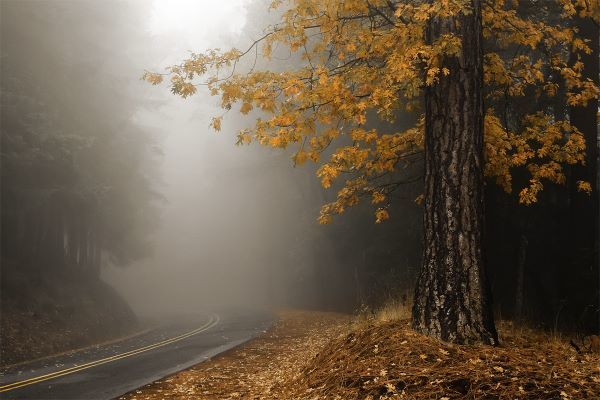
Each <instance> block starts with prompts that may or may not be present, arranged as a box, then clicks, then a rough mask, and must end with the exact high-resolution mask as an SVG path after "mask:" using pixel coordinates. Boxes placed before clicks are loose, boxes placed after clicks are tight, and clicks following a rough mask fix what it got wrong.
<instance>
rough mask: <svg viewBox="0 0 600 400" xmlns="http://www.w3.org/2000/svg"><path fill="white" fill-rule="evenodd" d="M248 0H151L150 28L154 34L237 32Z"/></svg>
mask: <svg viewBox="0 0 600 400" xmlns="http://www.w3.org/2000/svg"><path fill="white" fill-rule="evenodd" d="M248 2H249V0H154V2H153V4H152V14H151V17H150V23H149V29H150V32H152V33H153V34H164V33H171V32H179V33H181V32H185V33H189V34H196V35H198V34H200V35H206V34H210V33H212V34H213V35H214V34H215V33H239V32H240V31H241V29H242V28H243V26H244V24H245V23H246V12H245V7H246V4H248Z"/></svg>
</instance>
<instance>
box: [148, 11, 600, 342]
mask: <svg viewBox="0 0 600 400" xmlns="http://www.w3.org/2000/svg"><path fill="white" fill-rule="evenodd" d="M281 3H282V2H281V1H274V2H273V4H272V7H274V8H276V7H279V6H280V5H281ZM286 4H287V3H286ZM532 7H535V9H536V14H535V15H531V14H528V15H524V11H525V10H527V9H531V8H532ZM549 16H551V17H552V18H551V19H550V18H549ZM599 16H600V7H599V6H598V5H597V3H595V2H587V1H585V0H552V1H546V2H538V1H535V0H522V1H517V0H514V1H506V0H489V1H480V0H427V1H425V0H396V1H394V0H392V1H390V0H372V1H367V0H348V1H338V0H327V1H317V0H296V1H292V2H290V4H289V5H288V7H287V8H286V9H285V11H284V12H283V14H282V17H281V22H280V23H278V24H276V25H274V26H271V27H270V28H268V29H267V31H266V33H265V35H264V36H263V37H262V38H261V39H259V40H257V41H256V42H255V43H254V44H253V45H252V46H250V48H249V49H247V50H246V51H240V50H236V49H233V50H230V51H227V52H221V51H218V50H211V51H208V52H205V53H200V54H192V55H191V57H190V58H189V59H186V60H184V61H183V62H182V63H181V64H180V65H175V66H172V67H169V68H168V70H167V72H166V73H165V74H161V73H155V72H147V73H146V74H145V75H144V78H145V79H146V80H147V81H148V82H150V83H152V84H159V83H161V82H162V81H163V79H164V77H165V76H168V78H169V79H170V85H171V90H172V92H173V93H175V94H177V95H180V96H182V97H184V98H185V97H188V96H191V95H193V94H195V93H196V91H197V88H198V86H199V85H206V86H207V88H208V90H209V91H210V93H211V94H213V95H218V96H220V97H221V105H222V107H223V108H224V109H225V110H229V109H231V108H232V107H233V106H234V104H236V103H240V104H241V106H240V109H239V111H240V112H241V113H243V114H248V113H250V112H251V111H252V110H253V109H257V110H258V111H259V113H258V114H257V115H258V118H257V119H256V122H255V124H254V126H253V127H252V128H248V129H244V130H242V131H240V132H239V133H238V142H239V143H240V144H248V143H251V142H253V141H257V142H259V143H260V144H262V145H266V146H271V147H274V148H286V147H288V146H290V145H295V151H294V156H293V160H294V163H295V164H298V165H299V164H303V163H304V162H306V161H307V160H310V161H313V162H315V163H320V164H321V166H320V168H319V169H318V176H319V177H320V179H321V183H322V185H323V186H324V187H325V188H328V187H330V186H331V185H332V182H334V180H336V178H339V177H340V176H346V177H347V179H346V180H345V182H344V184H343V187H342V188H341V189H340V190H339V191H338V193H337V199H336V200H335V201H334V202H332V203H329V204H326V205H324V206H323V208H322V210H321V216H320V217H319V221H320V222H321V223H328V222H329V221H330V220H331V218H332V216H333V215H336V214H341V213H343V212H344V211H345V210H346V209H347V208H348V207H351V206H354V205H356V204H357V203H358V202H359V201H360V199H361V198H365V197H368V198H370V199H371V203H372V204H374V205H376V210H375V219H376V222H382V221H384V220H386V219H388V218H389V201H390V195H391V193H393V192H394V191H395V190H397V189H398V188H399V187H401V186H402V185H403V184H404V183H405V182H406V181H407V180H408V178H407V176H406V174H405V173H404V172H405V171H406V167H407V165H410V164H411V163H413V162H414V161H415V160H417V159H421V158H422V156H423V152H424V155H425V192H424V196H423V198H421V199H419V200H420V201H424V204H425V219H424V231H425V244H424V258H423V267H422V270H421V274H420V278H419V280H418V283H417V290H416V298H415V304H414V309H413V325H414V326H415V328H417V329H418V330H419V331H422V332H425V333H427V334H429V335H432V336H435V337H438V338H440V339H443V340H448V341H453V342H458V343H474V342H479V343H495V342H496V340H497V339H496V332H495V327H494V323H493V318H492V314H491V300H490V298H489V296H488V289H487V283H486V273H485V267H484V263H483V259H484V257H483V254H482V253H483V250H482V245H481V233H482V227H483V203H482V200H483V197H482V196H483V195H482V193H483V179H484V175H485V176H487V177H488V178H490V179H492V180H494V181H495V182H496V183H497V184H498V185H500V186H501V187H502V188H503V189H504V190H505V191H507V192H510V191H511V190H512V189H513V182H512V178H513V173H514V171H515V170H516V169H519V168H520V169H524V170H525V171H526V173H527V175H528V178H527V180H526V181H527V182H526V183H525V184H524V185H523V186H520V187H518V189H519V201H520V202H521V203H523V204H532V203H535V202H536V201H537V198H538V195H539V193H540V192H541V191H542V189H543V184H544V182H545V181H548V182H554V183H563V182H564V181H565V173H564V169H563V167H564V165H565V164H576V163H582V162H583V161H584V157H585V153H584V150H585V140H584V137H583V136H582V135H581V133H580V132H579V131H578V130H577V129H576V128H575V127H574V126H572V125H571V124H570V123H569V120H568V119H567V118H557V115H556V113H553V112H552V109H551V108H549V107H548V106H547V104H546V103H545V102H543V101H541V100H542V99H547V98H553V97H556V96H557V94H558V93H560V94H562V95H564V102H565V103H566V104H568V105H569V106H572V107H579V106H584V105H586V104H587V103H588V101H589V100H590V99H592V98H594V97H596V96H597V94H598V88H597V87H596V86H595V85H594V83H593V81H592V80H590V79H588V78H585V77H583V76H582V68H583V64H582V63H581V62H579V61H576V62H571V61H570V57H569V54H571V53H575V54H580V53H584V54H585V53H587V52H589V50H590V49H589V46H588V44H587V43H586V42H585V41H584V40H582V39H581V38H580V37H579V36H578V34H577V30H576V29H575V28H574V27H573V26H572V25H573V24H572V20H573V18H575V17H579V18H595V19H596V20H598V18H599ZM261 45H262V51H260V52H259V47H260V46H261ZM278 45H284V46H286V47H287V48H289V49H290V51H291V52H292V53H298V54H300V55H301V57H302V60H303V62H302V65H301V67H299V68H292V69H284V70H283V71H281V68H278V69H276V68H272V69H270V70H269V69H267V70H257V69H255V67H254V66H253V65H252V61H251V62H250V63H248V62H245V61H244V60H246V59H248V58H250V59H251V60H252V58H254V57H258V56H259V54H260V55H262V56H263V57H266V58H269V57H270V56H271V55H272V52H273V51H278V50H277V49H278V47H277V46H278ZM274 49H275V50H274ZM242 64H244V67H245V68H241V65H242ZM248 65H249V66H248ZM240 69H241V71H240ZM557 76H559V77H560V78H561V79H556V77H557ZM198 77H205V78H204V80H198ZM525 98H527V99H528V102H529V103H530V104H533V106H535V104H539V107H537V109H536V107H530V108H528V110H529V111H530V112H528V113H527V114H525V115H520V114H519V113H518V112H513V111H514V110H516V108H511V107H510V105H512V104H517V103H518V102H519V101H520V100H522V99H525ZM484 99H485V103H486V106H485V107H484ZM499 106H502V107H501V108H500V107H499ZM407 114H416V115H417V116H418V118H416V121H417V122H416V123H415V124H414V126H411V127H409V128H408V129H401V128H400V127H399V124H398V123H397V122H398V120H400V119H402V118H403V117H404V116H406V115H407ZM222 117H223V116H217V117H215V118H214V119H213V121H212V126H213V128H214V129H215V130H217V131H218V130H220V129H221V120H222ZM378 121H379V122H378ZM375 125H376V126H377V127H373V126H375ZM331 147H332V149H328V148H331ZM324 154H329V157H328V159H326V160H323V158H324V157H323V155H324ZM484 159H485V163H484ZM578 189H579V190H583V191H590V189H591V188H590V185H589V182H585V181H583V180H582V181H580V182H578Z"/></svg>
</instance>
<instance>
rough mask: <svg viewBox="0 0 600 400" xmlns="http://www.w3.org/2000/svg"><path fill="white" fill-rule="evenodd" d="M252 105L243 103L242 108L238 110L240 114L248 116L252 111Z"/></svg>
mask: <svg viewBox="0 0 600 400" xmlns="http://www.w3.org/2000/svg"><path fill="white" fill-rule="evenodd" d="M252 108H253V107H252V104H251V103H244V104H242V107H241V108H240V112H241V113H242V114H244V115H245V114H248V113H249V112H250V111H252Z"/></svg>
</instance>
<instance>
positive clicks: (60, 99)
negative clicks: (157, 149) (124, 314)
mask: <svg viewBox="0 0 600 400" xmlns="http://www.w3.org/2000/svg"><path fill="white" fill-rule="evenodd" d="M48 7H49V8H52V9H53V10H55V9H56V8H57V7H58V8H59V9H60V8H61V7H69V8H70V10H71V13H61V12H59V13H57V14H56V15H59V16H60V17H59V18H64V19H66V20H67V21H68V20H69V18H73V19H75V17H74V16H77V15H80V14H84V15H85V14H86V12H87V13H89V15H94V16H95V21H94V23H95V24H97V25H95V26H96V27H97V28H98V30H99V31H102V32H106V33H107V35H105V36H103V38H104V39H103V40H104V41H103V42H102V43H98V44H97V46H99V47H102V46H104V44H105V43H109V42H110V41H111V40H112V41H114V40H115V39H113V38H111V37H110V34H111V32H112V34H114V35H115V36H116V37H121V36H119V35H120V34H119V33H118V31H119V29H120V28H119V27H118V26H116V25H114V24H113V25H111V27H112V31H109V30H108V29H107V21H108V20H111V18H112V15H111V14H112V13H113V12H114V9H112V10H111V9H109V8H106V7H104V8H103V7H98V6H97V5H95V4H94V3H93V2H78V3H76V4H75V3H73V4H62V5H61V4H51V3H50V2H47V3H46V2H42V3H33V2H18V1H15V2H6V4H4V3H3V4H2V13H3V15H2V36H3V41H2V50H1V56H2V64H1V80H0V91H1V93H2V96H1V98H0V106H1V107H0V112H1V115H0V119H1V121H2V123H1V124H0V140H1V148H2V154H1V157H0V162H1V167H2V168H1V174H2V175H1V181H2V188H1V189H2V190H1V191H2V202H1V205H0V207H1V208H0V210H1V219H2V235H1V238H2V242H1V245H2V246H1V247H2V262H3V264H4V263H6V264H5V265H15V266H17V267H18V268H24V267H27V268H29V271H28V272H31V271H33V272H44V271H48V272H49V273H52V272H53V271H55V270H56V269H60V268H63V269H64V268H70V269H69V270H76V271H85V273H89V274H90V275H92V276H94V275H98V273H99V270H100V266H101V264H102V262H103V260H104V261H105V262H109V261H110V262H112V264H115V265H126V264H128V263H129V262H131V261H133V260H136V259H139V258H141V257H143V256H145V255H147V254H148V251H149V242H148V234H149V233H150V231H151V229H150V228H151V227H152V226H153V224H154V221H155V204H154V201H155V200H156V194H155V193H154V192H153V191H152V187H151V186H152V185H151V183H150V182H149V181H148V179H147V178H146V176H145V175H144V174H143V173H142V171H141V168H140V167H141V163H142V161H143V157H145V154H146V152H147V150H148V146H147V145H148V143H147V138H144V135H142V134H141V132H140V131H139V129H140V128H138V127H136V126H134V124H133V123H132V121H131V115H132V114H133V113H134V112H135V110H134V109H132V108H131V106H130V104H131V103H130V102H129V101H128V99H127V98H126V96H127V94H126V90H125V89H121V90H115V89H114V88H113V87H110V86H103V85H98V84H97V81H96V80H95V79H96V78H95V77H94V75H91V74H90V73H89V69H87V67H86V68H81V69H79V68H78V67H77V66H79V65H81V60H80V59H79V58H78V57H79V56H76V55H77V54H83V53H84V52H85V51H88V50H90V46H92V47H93V45H90V42H89V41H86V35H88V34H89V32H90V31H87V30H85V29H80V30H79V31H78V32H80V34H79V35H77V36H75V35H71V36H68V37H65V36H64V30H63V27H64V26H65V25H69V24H70V23H67V22H64V21H63V20H56V19H51V18H50V19H47V18H39V19H37V16H39V15H40V14H41V15H44V14H46V15H49V12H48ZM73 7H74V8H73ZM32 16H35V17H36V18H33V17H32ZM32 18H33V19H35V20H36V21H37V23H36V24H34V25H32V26H30V27H29V28H28V29H30V31H28V32H30V34H27V35H23V34H22V32H23V29H24V28H23V24H24V23H26V22H27V21H29V20H31V19H32ZM86 24H88V26H89V22H86ZM70 26H71V27H72V29H74V30H77V29H78V28H81V27H80V26H77V25H70ZM121 29H122V28H121ZM128 29H129V27H128ZM91 32H94V35H96V32H97V31H96V30H95V29H93V30H91ZM115 32H116V33H115ZM129 34H130V35H131V32H129ZM14 38H18V40H16V39H14ZM119 40H120V39H119ZM93 41H94V42H97V40H96V37H95V36H94V38H93ZM48 48H52V51H51V52H48V51H47V49H48ZM96 50H97V49H96ZM101 54H102V53H101V52H100V51H91V52H90V53H89V55H88V57H87V58H86V60H89V62H90V65H93V64H95V63H96V62H97V61H98V63H99V60H101V57H102V55H101ZM34 55H35V56H36V57H39V60H38V61H36V62H33V61H32V57H34ZM94 57H98V58H97V59H94ZM65 65H71V66H73V67H71V68H68V67H65ZM48 76H52V79H48V78H47V77H48ZM109 76H110V75H109ZM112 76H113V77H114V76H115V74H112ZM115 80H116V78H115ZM82 93H86V95H82ZM7 261H8V262H7ZM4 270H6V268H5V269H4Z"/></svg>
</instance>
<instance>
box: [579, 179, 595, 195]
mask: <svg viewBox="0 0 600 400" xmlns="http://www.w3.org/2000/svg"><path fill="white" fill-rule="evenodd" d="M577 190H578V191H580V192H585V193H587V194H591V193H592V185H590V183H589V182H585V181H577Z"/></svg>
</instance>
